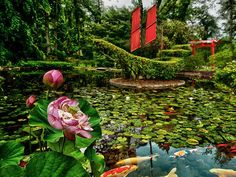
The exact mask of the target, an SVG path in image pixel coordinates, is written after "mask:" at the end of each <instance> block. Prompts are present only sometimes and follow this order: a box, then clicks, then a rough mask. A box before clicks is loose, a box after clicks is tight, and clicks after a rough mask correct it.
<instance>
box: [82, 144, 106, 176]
mask: <svg viewBox="0 0 236 177" xmlns="http://www.w3.org/2000/svg"><path fill="white" fill-rule="evenodd" d="M84 155H85V156H86V157H87V158H88V159H89V161H90V165H91V169H92V173H93V175H94V176H95V177H100V175H101V174H102V173H103V172H104V169H105V161H104V157H103V156H102V155H100V154H96V152H95V150H94V149H93V147H92V146H90V147H88V148H87V149H86V151H85V152H84Z"/></svg>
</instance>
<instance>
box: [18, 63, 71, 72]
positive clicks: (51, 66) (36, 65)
mask: <svg viewBox="0 0 236 177" xmlns="http://www.w3.org/2000/svg"><path fill="white" fill-rule="evenodd" d="M18 66H20V67H32V68H37V69H42V70H45V69H72V68H73V67H74V64H73V63H69V62H63V61H20V62H19V63H18Z"/></svg>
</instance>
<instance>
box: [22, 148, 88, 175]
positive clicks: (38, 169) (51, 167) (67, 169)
mask: <svg viewBox="0 0 236 177" xmlns="http://www.w3.org/2000/svg"><path fill="white" fill-rule="evenodd" d="M26 176H27V177H36V176H37V177H48V176H51V177H89V176H90V175H89V174H88V172H87V171H85V169H84V168H83V166H82V164H81V163H80V162H79V161H77V160H76V159H74V158H73V157H69V156H65V155H63V154H60V153H57V152H42V153H37V154H35V155H34V156H33V158H32V159H31V160H30V162H29V163H28V165H27V166H26Z"/></svg>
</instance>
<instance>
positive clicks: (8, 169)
mask: <svg viewBox="0 0 236 177" xmlns="http://www.w3.org/2000/svg"><path fill="white" fill-rule="evenodd" d="M0 176H4V177H23V176H24V171H23V169H22V168H21V167H19V166H18V165H8V166H5V167H2V168H0Z"/></svg>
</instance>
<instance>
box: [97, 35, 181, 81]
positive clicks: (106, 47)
mask: <svg viewBox="0 0 236 177" xmlns="http://www.w3.org/2000/svg"><path fill="white" fill-rule="evenodd" d="M94 43H95V44H96V47H98V48H99V49H100V51H101V52H103V53H105V54H107V55H109V56H111V57H112V58H116V59H117V61H118V64H119V65H120V67H121V68H122V70H123V73H124V75H125V77H126V78H131V77H132V78H139V76H142V77H144V78H146V79H172V78H173V77H174V76H175V74H176V72H178V71H180V70H182V68H183V62H182V59H181V58H176V57H175V58H171V59H170V60H169V61H160V60H158V59H149V58H145V57H140V56H136V55H133V54H130V53H129V52H127V51H125V50H124V49H121V48H119V47H117V46H115V45H113V44H112V43H110V42H107V41H105V40H103V39H94Z"/></svg>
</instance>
